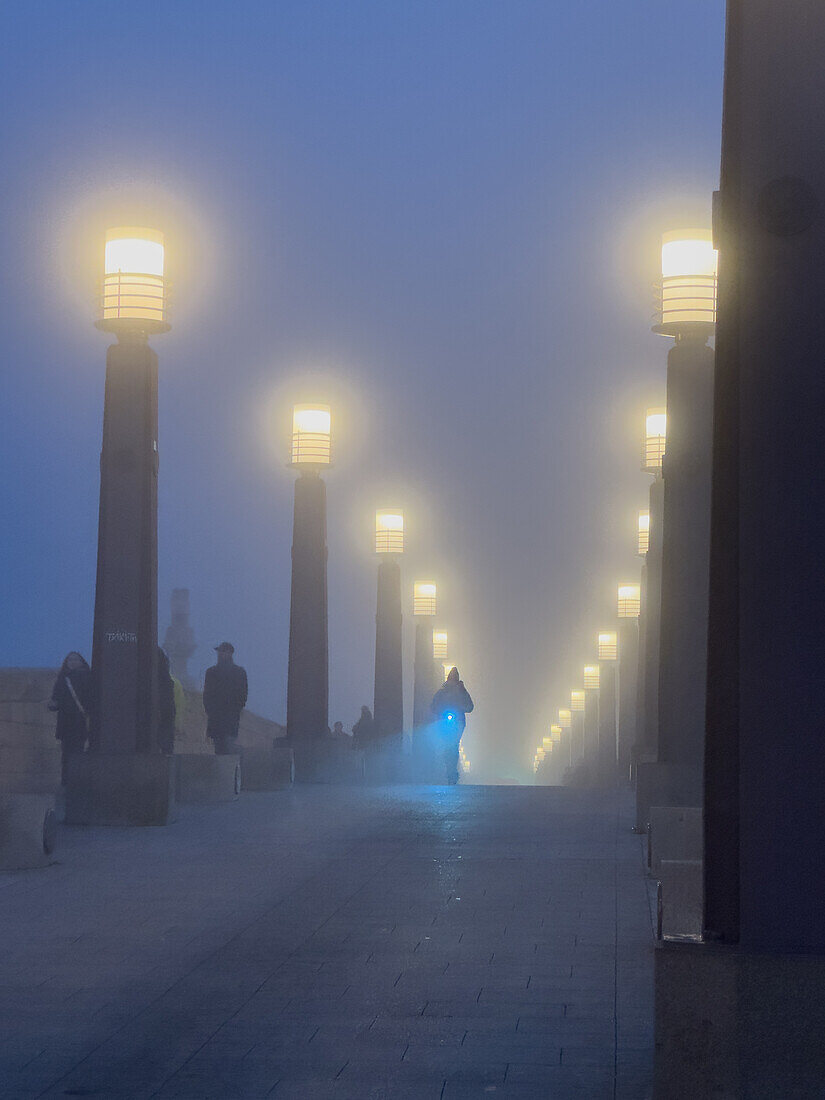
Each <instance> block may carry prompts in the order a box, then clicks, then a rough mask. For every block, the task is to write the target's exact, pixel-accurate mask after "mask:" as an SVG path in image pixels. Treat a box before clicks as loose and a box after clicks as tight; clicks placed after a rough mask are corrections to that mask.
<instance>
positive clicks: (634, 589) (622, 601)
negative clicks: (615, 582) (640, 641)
mask: <svg viewBox="0 0 825 1100" xmlns="http://www.w3.org/2000/svg"><path fill="white" fill-rule="evenodd" d="M617 603H618V608H617V613H618V616H619V618H620V619H638V617H639V615H640V613H641V607H642V592H641V587H640V585H638V584H627V583H625V584H620V585H619V587H618V590H617Z"/></svg>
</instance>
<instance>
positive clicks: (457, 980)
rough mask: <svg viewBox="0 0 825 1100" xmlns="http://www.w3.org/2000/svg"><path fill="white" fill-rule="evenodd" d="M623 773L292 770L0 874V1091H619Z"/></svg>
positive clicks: (631, 868)
mask: <svg viewBox="0 0 825 1100" xmlns="http://www.w3.org/2000/svg"><path fill="white" fill-rule="evenodd" d="M631 817H632V815H631V806H630V796H629V794H627V793H621V794H614V793H612V792H586V791H573V790H566V789H556V788H548V787H535V788H532V787H523V788H522V787H474V786H466V787H465V786H462V787H458V788H444V787H440V788H439V787H383V788H380V787H379V788H354V787H353V788H335V787H321V786H307V787H296V788H293V789H291V790H286V791H279V792H273V793H259V794H258V793H249V794H243V795H242V796H241V798H240V800H239V801H238V802H236V803H234V804H229V805H223V806H218V807H188V808H185V809H184V810H183V812H182V815H181V820H180V821H179V822H178V823H177V824H175V825H173V826H170V827H167V828H165V829H91V828H83V829H81V828H75V829H68V828H63V829H62V831H61V836H60V846H59V848H58V850H57V853H56V855H57V857H58V862H57V863H56V864H55V865H54V866H52V867H50V868H48V869H46V870H42V871H36V872H19V873H16V874H5V875H0V934H2V943H3V944H4V949H3V951H2V958H1V961H0V1012H2V1019H3V1023H4V1027H3V1030H2V1037H0V1095H2V1096H3V1097H7V1098H10V1097H37V1096H45V1097H65V1096H94V1097H105V1098H107V1100H108V1098H110V1097H111V1098H115V1097H139V1098H143V1097H146V1098H149V1097H160V1098H164V1100H171V1098H173V1097H175V1098H191V1100H201V1098H204V1100H205V1098H209V1097H239V1098H244V1100H246V1098H257V1097H270V1096H271V1097H277V1098H287V1100H301V1098H304V1097H307V1098H312V1100H324V1098H325V1097H334V1098H336V1100H339V1098H340V1100H379V1098H385V1097H386V1098H399V1100H401V1098H404V1100H406V1098H410V1100H457V1098H459V1097H461V1098H465V1097H482V1098H488V1097H492V1098H496V1097H507V1098H511V1097H512V1098H517V1097H518V1098H523V1097H536V1098H542V1100H543V1098H567V1097H570V1098H579V1097H581V1098H587V1100H599V1098H601V1097H604V1098H606V1100H607V1098H613V1097H616V1098H622V1100H644V1098H645V1097H648V1096H649V1095H650V1083H651V1077H652V1047H653V1036H652V1017H653V990H652V970H653V929H652V922H651V907H650V890H649V887H648V885H647V881H646V878H645V874H644V863H643V849H642V842H641V841H640V839H639V838H638V837H635V836H634V835H633V834H632V833H631V831H630V825H631Z"/></svg>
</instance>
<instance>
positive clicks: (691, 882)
mask: <svg viewBox="0 0 825 1100" xmlns="http://www.w3.org/2000/svg"><path fill="white" fill-rule="evenodd" d="M659 882H660V884H661V890H662V909H661V915H662V935H663V936H664V937H665V938H683V939H690V938H694V939H699V938H700V937H701V935H702V861H701V860H698V859H663V860H662V861H661V862H660V864H659Z"/></svg>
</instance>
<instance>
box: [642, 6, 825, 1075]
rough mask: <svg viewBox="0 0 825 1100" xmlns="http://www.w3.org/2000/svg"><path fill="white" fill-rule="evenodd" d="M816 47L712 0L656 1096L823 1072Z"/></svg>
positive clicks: (824, 71)
mask: <svg viewBox="0 0 825 1100" xmlns="http://www.w3.org/2000/svg"><path fill="white" fill-rule="evenodd" d="M824 42H825V5H823V4H822V3H821V0H730V2H729V4H728V35H727V51H726V70H725V103H724V114H723V133H722V176H721V190H720V194H719V199H718V203H717V207H716V216H715V222H716V226H715V229H716V240H717V244H718V246H719V249H720V263H719V297H718V321H717V341H716V379H715V386H714V444H713V479H712V511H711V554H710V605H709V630H708V679H707V710H706V739H705V764H704V788H705V790H704V793H705V815H704V822H705V825H704V829H705V835H704V881H705V898H704V928H705V938H706V942H705V943H703V944H699V945H676V944H673V945H666V946H664V947H662V948H660V949H659V950H658V951H657V952H656V985H657V1021H656V1027H657V1039H656V1047H657V1061H656V1082H657V1089H658V1091H657V1093H656V1095H657V1096H659V1097H669V1096H675V1095H677V1094H676V1093H675V1092H674V1091H673V1090H672V1086H671V1085H670V1084H669V1082H672V1081H675V1080H678V1081H680V1083H681V1087H682V1089H683V1091H682V1092H681V1093H679V1094H678V1095H682V1096H688V1095H690V1096H694V1095H695V1096H699V1095H705V1096H709V1095H726V1096H756V1095H762V1096H777V1097H779V1096H806V1097H807V1096H818V1095H821V1092H822V1082H823V1080H825V1047H823V1044H822V1021H823V1019H825V886H824V885H823V883H825V879H823V874H822V859H823V857H822V853H823V851H825V813H823V779H824V778H825V737H823V733H822V731H823V729H825V692H823V691H822V690H821V687H820V685H821V682H822V653H823V644H824V643H823V637H824V633H823V632H824V631H825V626H824V625H823V624H825V603H824V602H823V593H824V592H825V587H824V586H823V578H822V563H823V561H825V492H823V485H825V451H823V448H822V447H820V446H819V443H818V441H819V439H820V437H821V434H822V409H823V407H825V371H823V369H822V364H823V363H825V326H824V325H823V324H822V318H821V315H820V314H821V309H820V303H821V302H822V300H823V298H825V113H823V111H822V110H821V104H822V103H823V102H825V66H823V65H822V48H823V43H824ZM777 739H779V740H782V741H783V747H782V751H780V752H777V751H776V745H777ZM682 948H686V950H683V949H682Z"/></svg>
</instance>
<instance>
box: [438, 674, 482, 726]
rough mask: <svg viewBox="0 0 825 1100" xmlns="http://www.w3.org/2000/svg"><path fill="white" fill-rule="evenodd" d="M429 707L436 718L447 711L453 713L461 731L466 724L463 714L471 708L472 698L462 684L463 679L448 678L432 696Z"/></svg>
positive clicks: (442, 715)
mask: <svg viewBox="0 0 825 1100" xmlns="http://www.w3.org/2000/svg"><path fill="white" fill-rule="evenodd" d="M451 675H452V674H451ZM430 709H431V710H432V712H433V714H434V715H435V716H436V718H443V717H444V715H445V714H447V713H448V711H449V712H452V713H453V714H455V716H456V724H457V727H458V730H459V731H460V732H462V733H463V731H464V727H465V726H466V725H467V721H466V719H465V717H464V715H465V714H469V713H470V711H471V710H472V709H473V700H472V699H471V698H470V693H469V692H468V691H467V689H466V688H465V686H464V681H463V680H459V679H458V678H457V677H456V678H455V679H448V680H447V682H446V683H445V684H444V686H443V687H440V688H439V689H438V691H437V692H436V693H435V695H434V696H433V701H432V704H431V707H430Z"/></svg>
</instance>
